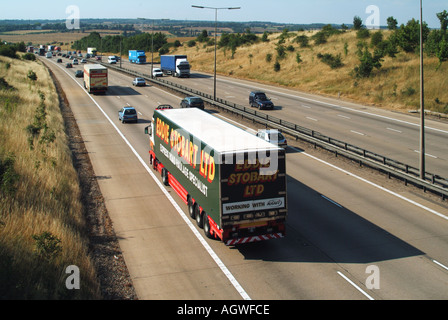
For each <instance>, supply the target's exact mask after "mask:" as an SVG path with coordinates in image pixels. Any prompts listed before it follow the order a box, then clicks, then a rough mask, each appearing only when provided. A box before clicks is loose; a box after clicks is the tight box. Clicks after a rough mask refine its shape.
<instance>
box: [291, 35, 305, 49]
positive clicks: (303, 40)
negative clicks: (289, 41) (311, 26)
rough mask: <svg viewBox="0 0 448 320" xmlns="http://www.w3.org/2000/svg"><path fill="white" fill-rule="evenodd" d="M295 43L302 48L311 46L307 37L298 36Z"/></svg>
mask: <svg viewBox="0 0 448 320" xmlns="http://www.w3.org/2000/svg"><path fill="white" fill-rule="evenodd" d="M293 42H295V43H298V44H300V47H301V48H306V47H308V46H309V38H308V37H307V36H305V35H300V36H297V37H296V38H295V39H294V40H293Z"/></svg>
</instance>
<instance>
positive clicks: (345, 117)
mask: <svg viewBox="0 0 448 320" xmlns="http://www.w3.org/2000/svg"><path fill="white" fill-rule="evenodd" d="M338 117H340V118H344V119H348V120H351V119H352V118H350V117H347V116H343V115H342V114H338Z"/></svg>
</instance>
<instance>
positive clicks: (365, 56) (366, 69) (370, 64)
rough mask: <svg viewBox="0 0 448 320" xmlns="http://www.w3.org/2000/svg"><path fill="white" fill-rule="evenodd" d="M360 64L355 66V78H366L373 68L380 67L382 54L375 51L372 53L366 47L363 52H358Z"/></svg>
mask: <svg viewBox="0 0 448 320" xmlns="http://www.w3.org/2000/svg"><path fill="white" fill-rule="evenodd" d="M359 61H360V64H359V65H357V66H356V67H355V69H354V70H353V71H354V74H355V77H356V78H368V77H370V74H371V73H372V71H373V68H377V69H379V68H381V61H382V56H381V55H380V54H379V53H378V52H377V51H376V52H375V54H374V55H372V54H371V53H370V52H369V50H368V49H367V48H365V50H364V52H362V51H360V53H359Z"/></svg>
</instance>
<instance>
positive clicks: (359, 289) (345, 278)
mask: <svg viewBox="0 0 448 320" xmlns="http://www.w3.org/2000/svg"><path fill="white" fill-rule="evenodd" d="M338 275H340V276H341V277H342V278H344V280H345V281H347V282H348V283H350V284H351V285H352V286H354V287H355V288H356V289H357V290H358V291H359V292H361V293H362V294H363V295H365V296H366V297H367V299H369V300H375V299H373V298H372V297H371V296H369V295H368V294H367V293H366V292H365V291H364V290H362V289H361V288H360V287H358V286H357V285H356V284H355V283H354V282H353V281H352V280H350V279H349V278H347V277H346V276H344V275H343V274H342V273H341V272H339V271H338Z"/></svg>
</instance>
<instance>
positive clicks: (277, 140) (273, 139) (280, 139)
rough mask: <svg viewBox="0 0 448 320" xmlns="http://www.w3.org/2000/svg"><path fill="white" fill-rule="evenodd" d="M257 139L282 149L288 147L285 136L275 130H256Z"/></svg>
mask: <svg viewBox="0 0 448 320" xmlns="http://www.w3.org/2000/svg"><path fill="white" fill-rule="evenodd" d="M257 137H259V138H261V139H263V140H265V141H267V142H270V143H273V144H275V145H278V146H279V147H282V148H286V147H287V145H288V143H287V141H286V138H285V136H284V135H283V134H282V133H281V132H280V131H278V130H277V129H268V130H258V132H257Z"/></svg>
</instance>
